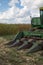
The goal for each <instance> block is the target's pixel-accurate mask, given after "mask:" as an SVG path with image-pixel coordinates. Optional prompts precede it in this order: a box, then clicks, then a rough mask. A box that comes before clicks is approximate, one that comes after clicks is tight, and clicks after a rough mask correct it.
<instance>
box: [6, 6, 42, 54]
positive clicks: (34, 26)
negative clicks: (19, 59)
mask: <svg viewBox="0 0 43 65" xmlns="http://www.w3.org/2000/svg"><path fill="white" fill-rule="evenodd" d="M7 45H8V47H16V46H18V47H17V50H23V49H28V53H33V52H36V51H40V50H43V7H41V8H40V17H34V18H32V20H31V29H30V30H29V31H22V32H19V33H17V35H16V36H15V39H14V40H12V41H10V42H9V43H7Z"/></svg>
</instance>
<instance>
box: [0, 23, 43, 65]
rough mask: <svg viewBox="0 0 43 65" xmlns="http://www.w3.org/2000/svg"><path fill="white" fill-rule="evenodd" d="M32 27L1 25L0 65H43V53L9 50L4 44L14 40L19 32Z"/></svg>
mask: <svg viewBox="0 0 43 65" xmlns="http://www.w3.org/2000/svg"><path fill="white" fill-rule="evenodd" d="M30 28H31V25H25V24H22V25H21V24H18V25H14V24H10V25H9V24H0V65H43V51H39V52H36V53H33V54H26V52H25V51H24V50H21V51H20V52H19V51H17V50H16V48H14V47H13V48H8V47H6V46H5V45H4V44H5V43H8V42H9V41H10V40H12V39H14V36H15V34H16V33H17V32H19V31H23V30H29V29H30Z"/></svg>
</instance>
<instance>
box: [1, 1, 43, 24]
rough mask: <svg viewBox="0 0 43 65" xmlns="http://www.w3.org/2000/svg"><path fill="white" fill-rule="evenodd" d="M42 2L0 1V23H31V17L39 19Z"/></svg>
mask: <svg viewBox="0 0 43 65" xmlns="http://www.w3.org/2000/svg"><path fill="white" fill-rule="evenodd" d="M40 6H43V1H42V0H0V23H8V24H9V23H13V24H14V23H16V24H18V23H21V24H22V23H23V24H24V23H25V24H28V23H31V18H30V16H31V17H39V16H40V14H39V7H40Z"/></svg>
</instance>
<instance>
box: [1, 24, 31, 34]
mask: <svg viewBox="0 0 43 65" xmlns="http://www.w3.org/2000/svg"><path fill="white" fill-rule="evenodd" d="M30 28H31V25H29V24H0V35H15V34H16V33H17V32H19V31H23V30H29V29H30Z"/></svg>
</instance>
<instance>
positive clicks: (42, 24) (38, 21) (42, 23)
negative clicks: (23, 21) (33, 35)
mask: <svg viewBox="0 0 43 65" xmlns="http://www.w3.org/2000/svg"><path fill="white" fill-rule="evenodd" d="M31 25H32V27H37V28H41V29H43V8H42V7H41V8H40V17H34V18H32V20H31Z"/></svg>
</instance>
